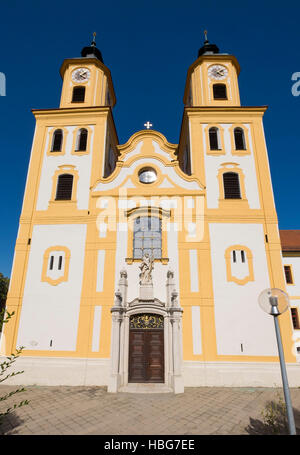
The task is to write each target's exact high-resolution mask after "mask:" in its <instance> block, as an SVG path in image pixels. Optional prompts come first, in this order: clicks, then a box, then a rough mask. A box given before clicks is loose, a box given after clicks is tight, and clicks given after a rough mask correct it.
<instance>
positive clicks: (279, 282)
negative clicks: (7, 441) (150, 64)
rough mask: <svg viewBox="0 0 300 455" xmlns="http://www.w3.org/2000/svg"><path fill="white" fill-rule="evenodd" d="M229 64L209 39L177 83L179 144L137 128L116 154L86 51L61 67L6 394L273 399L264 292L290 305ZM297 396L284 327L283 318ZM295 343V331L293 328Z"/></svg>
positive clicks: (47, 125)
mask: <svg viewBox="0 0 300 455" xmlns="http://www.w3.org/2000/svg"><path fill="white" fill-rule="evenodd" d="M239 71H240V68H239V64H238V61H237V60H236V58H235V57H234V56H232V55H228V54H222V53H220V52H219V49H218V48H217V46H215V45H213V44H210V43H209V42H208V41H207V40H206V41H205V43H204V46H203V47H202V48H201V49H200V50H199V54H198V58H197V60H196V61H195V62H194V63H193V64H192V65H191V66H190V68H189V69H188V73H187V80H186V87H185V92H184V105H185V107H184V113H183V119H182V126H181V132H180V140H179V144H171V143H169V142H168V141H167V139H166V138H165V137H164V135H163V134H161V133H160V132H158V131H155V130H151V129H149V123H148V124H147V129H145V130H141V131H138V132H136V133H135V134H134V135H133V136H132V137H131V138H130V139H129V140H128V142H127V143H126V144H123V145H120V144H119V143H118V137H117V132H116V128H115V125H114V120H113V114H112V110H113V107H114V105H115V102H116V97H115V93H114V87H113V82H112V78H111V75H110V71H109V69H108V68H107V67H106V66H105V65H104V63H103V59H102V55H101V53H100V51H99V50H98V49H97V48H96V45H95V42H94V41H93V43H92V44H91V46H90V47H86V48H84V49H83V50H82V53H81V57H80V58H73V59H66V60H65V61H64V62H63V64H62V66H61V69H60V72H61V76H62V79H63V86H62V93H61V102H60V106H59V108H58V109H43V110H33V114H34V116H35V118H36V128H35V133H34V138H33V145H32V151H31V159H30V163H29V170H28V176H27V183H26V188H25V195H24V201H23V207H22V213H21V217H20V226H19V231H18V237H17V241H16V248H15V256H14V261H13V269H12V277H11V284H10V289H9V294H8V299H7V310H8V311H14V312H15V316H14V317H13V318H12V320H11V321H10V322H9V324H7V326H6V327H5V331H4V333H3V335H2V339H1V352H2V354H4V353H6V354H10V353H11V352H12V351H13V350H14V349H15V348H16V346H21V345H22V346H25V350H24V352H23V354H22V357H21V358H20V359H18V368H20V367H21V368H22V369H24V373H23V375H21V376H20V377H17V378H12V379H11V383H13V382H15V383H17V382H18V381H22V383H23V384H40V385H59V384H62V385H99V386H107V387H108V391H110V392H117V391H122V390H124V391H130V390H138V388H139V387H140V388H141V390H144V389H143V387H146V388H147V387H148V388H149V390H153V391H155V390H159V391H164V390H165V391H173V392H175V393H182V392H183V391H184V387H190V386H202V385H206V386H274V384H278V385H279V384H280V383H281V382H280V381H281V379H280V369H279V363H278V352H277V345H276V338H275V332H274V325H273V318H272V317H271V316H269V315H267V314H265V313H264V312H263V311H262V310H261V309H260V307H259V305H258V296H259V294H260V293H261V292H262V291H263V290H264V289H266V288H279V289H282V290H284V291H286V280H285V276H284V267H283V261H282V250H281V243H280V236H279V230H278V220H277V215H276V209H275V203H274V197H273V190H272V183H271V175H270V169H269V163H268V154H267V149H266V143H265V137H264V130H263V120H262V119H263V115H264V112H265V111H266V107H265V106H254V107H253V106H252V107H245V106H241V104H240V95H239V86H238V74H239ZM279 320H280V327H281V332H282V337H283V344H284V349H285V360H286V362H287V368H288V374H289V380H290V385H298V384H299V379H300V372H299V364H298V359H297V355H296V353H295V348H294V338H293V336H294V332H295V331H294V329H295V326H294V327H293V320H292V316H291V313H290V312H289V311H288V312H286V313H284V314H282V315H281V316H280V318H279ZM299 329H300V327H299Z"/></svg>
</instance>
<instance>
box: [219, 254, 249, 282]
mask: <svg viewBox="0 0 300 455" xmlns="http://www.w3.org/2000/svg"><path fill="white" fill-rule="evenodd" d="M242 250H243V251H245V252H246V258H247V264H248V271H249V274H248V275H247V276H246V277H245V278H242V279H240V278H237V277H235V276H233V275H232V270H231V252H232V251H242ZM224 257H225V262H226V274H227V281H233V282H234V283H236V284H241V285H243V284H246V283H248V282H249V281H254V272H253V256H252V252H251V250H250V249H249V248H248V247H247V246H244V245H232V246H229V247H228V248H226V250H225V255H224Z"/></svg>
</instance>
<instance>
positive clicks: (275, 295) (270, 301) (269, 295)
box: [258, 289, 296, 435]
mask: <svg viewBox="0 0 300 455" xmlns="http://www.w3.org/2000/svg"><path fill="white" fill-rule="evenodd" d="M258 301H259V305H260V307H261V308H262V309H263V310H264V311H265V312H266V313H268V314H271V315H272V316H273V317H274V325H275V332H276V339H277V346H278V354H279V360H280V370H281V377H282V384H283V393H284V399H285V404H286V412H287V418H288V426H289V433H290V434H291V435H296V426H295V420H294V413H293V407H292V402H291V395H290V389H289V384H288V378H287V373H286V367H285V360H284V353H283V347H282V339H281V333H280V327H279V322H278V316H279V315H280V314H282V313H284V312H285V311H286V310H287V309H288V307H289V297H288V295H287V294H286V293H285V292H283V291H282V290H281V289H265V290H264V291H263V292H262V293H261V294H260V295H259V298H258Z"/></svg>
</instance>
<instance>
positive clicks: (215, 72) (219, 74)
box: [208, 65, 228, 79]
mask: <svg viewBox="0 0 300 455" xmlns="http://www.w3.org/2000/svg"><path fill="white" fill-rule="evenodd" d="M208 75H209V77H211V78H213V79H225V78H226V77H227V75H228V69H227V68H225V66H222V65H213V66H211V67H210V68H209V69H208Z"/></svg>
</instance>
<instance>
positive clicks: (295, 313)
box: [291, 308, 300, 330]
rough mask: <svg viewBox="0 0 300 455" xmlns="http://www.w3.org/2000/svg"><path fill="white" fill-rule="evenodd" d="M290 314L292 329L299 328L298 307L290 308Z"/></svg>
mask: <svg viewBox="0 0 300 455" xmlns="http://www.w3.org/2000/svg"><path fill="white" fill-rule="evenodd" d="M291 315H292V322H293V327H294V329H295V330H297V329H300V325H299V316H298V309H297V308H291Z"/></svg>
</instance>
